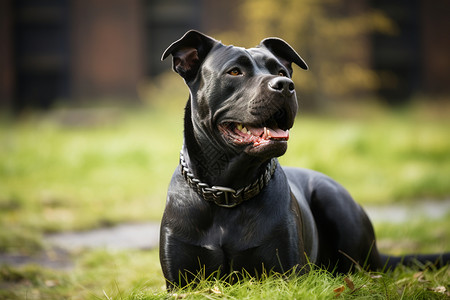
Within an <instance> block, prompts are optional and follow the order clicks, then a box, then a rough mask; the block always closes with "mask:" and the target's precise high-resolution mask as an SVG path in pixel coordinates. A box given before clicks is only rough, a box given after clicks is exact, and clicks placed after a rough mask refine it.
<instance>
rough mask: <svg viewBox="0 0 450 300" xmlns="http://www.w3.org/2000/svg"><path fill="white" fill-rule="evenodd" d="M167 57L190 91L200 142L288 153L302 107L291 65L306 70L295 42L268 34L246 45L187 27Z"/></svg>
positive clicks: (259, 152) (237, 149)
mask: <svg viewBox="0 0 450 300" xmlns="http://www.w3.org/2000/svg"><path fill="white" fill-rule="evenodd" d="M169 55H172V56H173V69H174V71H175V72H177V73H178V74H179V75H180V76H181V77H183V79H184V81H185V82H186V84H187V85H188V87H189V90H190V99H191V109H190V111H191V116H190V117H191V119H192V124H193V128H194V132H195V134H196V135H197V136H196V138H197V140H202V139H207V140H208V142H209V143H211V142H213V143H214V144H216V145H217V146H219V147H221V148H225V149H230V150H231V151H233V152H235V153H236V152H240V153H242V152H244V153H246V154H248V155H251V156H256V157H260V158H264V159H266V158H270V157H275V156H280V155H283V154H284V152H285V151H286V149H287V140H288V138H289V129H290V128H291V127H292V125H293V123H294V119H295V115H296V113H297V108H298V104H297V98H296V94H295V89H294V83H293V82H292V80H291V76H292V63H295V64H296V65H298V66H299V67H301V68H302V69H305V70H306V69H307V68H308V67H307V65H306V63H305V62H304V60H303V59H302V58H301V57H300V56H299V55H298V54H297V53H296V52H295V50H293V49H292V47H291V46H289V45H288V44H287V43H286V42H285V41H283V40H281V39H278V38H267V39H264V40H263V41H261V43H260V44H259V45H258V46H257V47H255V48H250V49H245V48H241V47H234V46H225V45H223V44H222V43H220V42H219V41H217V40H215V39H213V38H211V37H208V36H206V35H204V34H202V33H200V32H197V31H189V32H187V33H186V34H185V35H184V36H183V37H182V38H181V39H179V40H177V41H175V42H174V43H173V44H172V45H170V46H169V47H168V48H167V50H166V51H165V52H164V54H163V56H162V59H165V58H167V57H168V56H169Z"/></svg>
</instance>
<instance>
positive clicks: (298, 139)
mask: <svg viewBox="0 0 450 300" xmlns="http://www.w3.org/2000/svg"><path fill="white" fill-rule="evenodd" d="M155 89H156V92H155ZM174 89H179V90H181V91H185V89H184V87H181V88H179V87H178V86H175V87H173V86H171V88H170V89H168V88H164V87H159V88H158V87H154V88H153V90H152V91H153V92H152V93H156V94H157V95H158V97H156V98H157V99H158V100H157V101H153V102H151V104H149V105H146V106H143V107H137V108H136V107H135V108H123V107H112V108H90V109H87V108H84V109H82V108H79V109H74V110H70V109H64V108H60V109H56V110H53V111H49V112H46V113H31V114H28V115H24V116H22V117H21V118H20V119H19V120H15V121H12V120H8V119H7V118H3V119H2V120H1V121H0V226H1V227H0V228H1V229H0V253H20V254H25V255H33V254H36V253H39V252H40V251H47V250H48V249H47V246H46V245H45V244H43V242H42V236H43V235H44V234H46V233H51V232H60V231H67V230H88V229H91V228H96V227H102V226H112V225H114V224H117V223H121V222H143V221H149V220H159V218H160V217H161V215H162V211H163V208H164V202H165V194H166V188H167V185H168V182H169V180H170V177H171V175H172V172H173V169H174V168H175V167H176V165H177V163H178V153H179V149H180V147H181V143H182V114H183V103H182V102H184V99H185V95H184V94H185V93H184V92H183V94H181V95H176V96H175V98H176V99H180V100H172V99H171V98H169V96H168V95H169V94H172V92H173V90H174ZM171 97H172V96H171ZM153 99H155V96H154V95H153ZM422 103H424V102H422ZM359 107H360V108H361V106H359ZM365 107H366V110H364V109H359V110H354V111H353V113H352V114H351V115H350V116H349V113H348V111H350V109H348V110H347V109H341V111H345V112H346V113H345V114H342V113H332V114H327V115H326V116H324V115H307V114H306V113H305V114H303V113H301V114H300V117H299V118H298V120H297V122H296V125H295V127H294V128H293V130H292V131H291V139H290V141H289V148H288V152H287V154H286V155H285V156H283V157H282V158H281V159H280V161H281V163H282V164H284V165H292V166H301V167H306V168H312V169H316V170H319V171H322V172H324V173H326V174H328V175H330V176H331V177H333V178H335V179H336V180H337V181H339V182H340V183H342V184H343V185H344V186H345V187H346V188H348V190H349V191H350V192H351V194H352V195H353V196H354V198H355V199H356V200H357V201H358V202H360V203H362V204H363V205H364V204H368V203H393V202H404V203H408V204H409V205H414V203H415V201H422V200H423V199H435V200H446V199H447V200H448V197H449V196H450V184H449V179H450V178H449V174H450V156H449V155H448V154H449V153H450V138H449V135H448V133H449V132H450V131H449V130H450V119H448V117H447V116H448V113H449V112H450V109H449V106H448V105H444V106H443V107H439V108H438V109H434V108H433V107H431V108H430V105H428V104H427V105H423V104H420V103H419V104H417V105H413V106H411V107H409V108H407V109H400V110H396V111H390V110H386V109H384V108H382V107H380V106H365ZM375 229H376V233H377V236H378V238H379V245H380V248H381V249H382V250H383V251H384V252H390V253H395V254H399V253H405V252H411V251H418V252H436V251H443V250H448V249H450V216H447V217H445V218H443V219H439V220H424V219H423V220H414V221H412V222H411V223H410V224H408V225H406V226H405V225H404V224H375ZM72 255H73V258H74V261H75V263H76V265H75V267H74V269H73V270H71V271H70V272H65V271H55V270H50V269H46V268H43V267H40V266H37V265H27V266H24V267H11V266H6V265H4V266H1V267H0V299H26V298H27V299H35V298H42V299H43V298H45V299H64V298H70V299H86V298H93V299H98V298H102V299H105V298H111V299H112V298H114V299H153V298H177V297H178V298H183V297H187V298H213V299H214V298H230V299H254V298H273V299H277V298H313V299H314V298H317V299H323V298H328V299H329V298H334V297H335V296H337V293H336V292H335V291H334V290H335V289H336V288H339V287H341V286H344V287H345V289H344V291H343V292H342V294H341V296H340V297H344V298H347V297H349V298H351V297H355V298H370V299H372V297H375V298H383V299H384V298H393V299H399V298H404V299H406V298H424V297H431V298H436V299H444V298H445V297H446V295H445V292H444V294H442V293H440V292H439V291H442V289H441V290H439V289H438V288H439V287H441V286H443V287H445V289H446V290H447V291H448V289H449V284H450V282H449V278H450V276H449V275H450V274H449V269H448V268H444V269H441V270H432V269H430V270H427V271H426V272H424V273H420V274H419V273H418V271H417V270H414V269H401V270H396V271H395V272H393V273H390V274H387V275H381V277H379V276H378V274H366V273H357V274H355V275H351V276H350V280H351V281H352V282H353V283H354V285H355V287H356V288H355V290H352V289H351V288H349V287H348V285H347V283H346V281H345V280H344V276H343V277H332V276H330V275H329V274H327V273H326V272H324V271H321V270H315V271H314V272H312V273H311V274H308V275H306V276H303V277H299V278H291V279H290V280H284V279H283V278H281V277H279V276H275V275H274V276H269V277H268V278H266V280H264V282H259V281H254V280H252V279H247V280H245V281H243V282H242V283H239V284H237V285H227V284H226V283H225V282H222V281H214V280H213V281H212V282H204V283H202V286H200V287H199V288H197V289H195V290H189V289H188V290H183V291H177V294H178V296H177V297H175V296H174V295H168V294H167V293H166V292H165V291H164V290H163V288H162V287H163V285H164V282H163V278H162V274H161V270H160V267H159V261H158V252H157V250H151V251H117V252H108V251H105V250H101V249H100V250H90V251H87V250H85V251H81V252H77V253H73V254H72ZM374 275H376V276H375V277H374ZM217 291H218V293H216V292H217ZM447 293H448V292H447ZM447 296H448V294H447Z"/></svg>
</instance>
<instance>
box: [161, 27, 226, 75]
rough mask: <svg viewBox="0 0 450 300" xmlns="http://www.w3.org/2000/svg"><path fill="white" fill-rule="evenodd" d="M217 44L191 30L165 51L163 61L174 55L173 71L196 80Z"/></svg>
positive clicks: (213, 40) (211, 39)
mask: <svg viewBox="0 0 450 300" xmlns="http://www.w3.org/2000/svg"><path fill="white" fill-rule="evenodd" d="M217 43H219V42H218V41H216V40H215V39H213V38H211V37H209V36H207V35H204V34H203V33H201V32H198V31H195V30H190V31H188V32H186V33H185V34H184V35H183V37H182V38H180V39H179V40H177V41H175V42H173V43H172V45H170V46H169V47H168V48H167V49H166V51H164V53H163V55H162V57H161V60H164V59H166V58H167V57H168V56H169V55H170V54H172V56H173V60H172V67H173V70H174V71H175V72H177V73H178V74H180V76H181V77H183V78H184V79H185V80H186V81H190V80H192V79H194V78H195V76H196V75H197V72H198V69H199V68H200V65H201V64H202V62H203V60H204V59H205V57H206V55H207V54H208V53H209V51H210V50H211V49H212V47H214V45H215V44H217Z"/></svg>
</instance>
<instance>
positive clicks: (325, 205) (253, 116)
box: [160, 31, 449, 288]
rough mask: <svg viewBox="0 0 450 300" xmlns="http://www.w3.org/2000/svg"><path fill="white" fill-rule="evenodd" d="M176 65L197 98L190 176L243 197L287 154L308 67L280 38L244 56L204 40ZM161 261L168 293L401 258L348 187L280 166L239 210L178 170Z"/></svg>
mask: <svg viewBox="0 0 450 300" xmlns="http://www.w3.org/2000/svg"><path fill="white" fill-rule="evenodd" d="M169 55H172V56H173V68H174V70H175V71H176V72H177V73H178V74H179V75H181V76H182V77H183V79H184V80H185V83H186V84H187V86H188V87H189V90H190V97H189V100H188V102H187V105H186V108H185V124H184V144H183V148H182V152H183V156H184V158H185V160H186V163H187V165H188V166H189V170H190V171H191V172H192V174H193V176H194V177H195V178H198V179H199V180H200V181H202V182H205V183H207V184H208V185H209V186H214V185H215V186H225V187H231V188H234V189H238V188H240V187H243V186H246V185H248V184H249V183H251V182H253V181H254V180H255V179H256V178H257V177H258V176H260V175H261V173H262V172H263V170H264V169H265V167H266V165H267V164H268V162H269V161H270V159H272V158H273V157H277V156H280V155H283V154H284V152H285V151H286V147H287V142H286V136H285V135H286V134H287V133H286V132H287V131H286V130H287V129H289V128H291V127H292V125H293V122H294V119H295V115H296V113H297V98H296V94H295V90H294V85H293V82H292V81H291V80H290V77H291V76H292V66H291V64H292V63H294V64H296V65H298V66H299V67H301V68H303V69H307V68H308V67H307V65H306V63H305V62H304V61H303V59H302V58H301V57H300V56H299V55H298V54H297V53H296V52H295V51H294V50H293V49H292V48H291V47H290V46H289V45H288V44H287V43H286V42H284V41H283V40H281V39H278V38H269V39H265V40H263V41H262V42H261V44H260V45H259V46H257V47H255V48H251V49H244V48H240V47H234V46H225V45H223V44H222V43H220V42H218V41H216V40H214V39H212V38H210V37H208V36H206V35H204V34H202V33H199V32H197V31H189V32H187V33H186V34H185V35H184V36H183V37H182V38H181V39H180V40H178V41H176V42H174V43H173V44H172V45H171V46H170V47H169V48H168V49H167V50H166V51H165V53H164V54H163V59H165V58H166V57H168V56H169ZM230 124H232V125H230ZM233 124H234V125H233ZM235 124H244V125H245V124H248V127H249V128H253V127H258V126H259V127H261V128H262V127H267V128H276V129H275V131H278V132H279V133H280V134H281V135H282V138H279V139H276V138H266V139H261V138H256V139H257V140H258V141H260V142H261V143H259V142H255V143H251V142H248V141H246V139H247V137H246V136H245V135H244V136H242V135H240V133H239V132H237V131H236V129H235V126H236V125H235ZM254 131H255V130H254ZM236 132H237V133H236ZM252 138H253V137H252ZM242 140H244V141H242ZM437 257H438V256H423V257H420V259H422V260H431V261H434V260H436V259H437ZM410 259H411V257H409V258H407V260H410ZM448 259H449V255H448V254H446V255H445V257H444V260H448ZM160 260H161V266H162V270H163V273H164V276H165V278H166V281H167V284H168V287H169V288H170V287H172V286H184V285H186V284H187V283H188V282H190V281H191V280H194V278H195V276H196V275H197V274H198V272H199V271H201V270H202V272H203V274H204V275H205V276H208V275H209V274H211V273H213V272H215V271H217V270H220V274H223V275H226V274H229V273H230V272H232V271H242V270H245V272H247V273H249V274H250V275H254V276H258V274H261V273H262V272H264V271H269V270H273V271H276V272H285V271H288V270H290V269H292V268H294V267H296V268H297V270H304V271H305V270H306V268H303V267H305V266H307V263H308V262H311V263H314V264H317V265H319V266H323V267H326V268H329V269H330V270H334V271H336V272H348V271H349V270H351V269H352V267H353V264H354V263H358V264H360V265H361V266H363V265H364V266H365V267H366V268H368V269H370V270H375V269H382V268H384V267H386V266H394V265H396V264H397V263H398V262H399V261H400V258H390V259H389V260H388V259H387V257H385V256H381V255H380V254H379V253H378V250H377V247H376V243H375V235H374V231H373V228H372V225H371V222H370V221H369V219H368V217H367V215H366V214H365V212H364V211H363V209H362V208H361V207H360V206H359V205H358V204H356V203H355V202H354V201H353V199H352V198H351V196H350V195H349V194H348V192H347V191H346V190H345V189H344V188H343V187H342V186H340V185H339V184H338V183H336V182H335V181H334V180H332V179H330V178H329V177H327V176H325V175H323V174H320V173H318V172H314V171H311V170H305V169H298V168H282V167H281V166H279V165H278V167H277V169H276V170H275V173H274V174H273V176H272V179H271V180H270V181H269V182H268V184H267V186H265V187H264V188H263V189H262V191H261V192H260V193H259V194H258V195H257V196H255V197H254V198H251V199H250V200H248V201H245V202H243V203H241V204H240V205H238V206H236V207H233V208H225V207H220V206H218V205H216V204H215V203H212V202H208V201H205V199H202V198H201V197H200V196H199V194H198V193H196V192H195V191H194V190H193V189H192V188H191V187H190V186H189V185H188V183H187V182H186V179H185V177H183V176H182V174H181V169H180V166H179V167H178V168H177V169H176V170H175V173H174V175H173V177H172V180H171V182H170V186H169V191H168V195H167V203H166V208H165V212H164V216H163V219H162V224H161V240H160ZM441 262H442V261H441Z"/></svg>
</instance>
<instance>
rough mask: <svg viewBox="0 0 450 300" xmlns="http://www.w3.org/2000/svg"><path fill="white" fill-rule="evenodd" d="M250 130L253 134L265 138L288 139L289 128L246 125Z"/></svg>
mask: <svg viewBox="0 0 450 300" xmlns="http://www.w3.org/2000/svg"><path fill="white" fill-rule="evenodd" d="M247 129H248V130H250V132H251V133H252V134H253V135H255V136H260V137H262V138H263V139H265V140H270V139H286V140H288V139H289V130H283V129H280V128H275V129H273V128H267V127H263V128H257V127H247Z"/></svg>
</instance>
